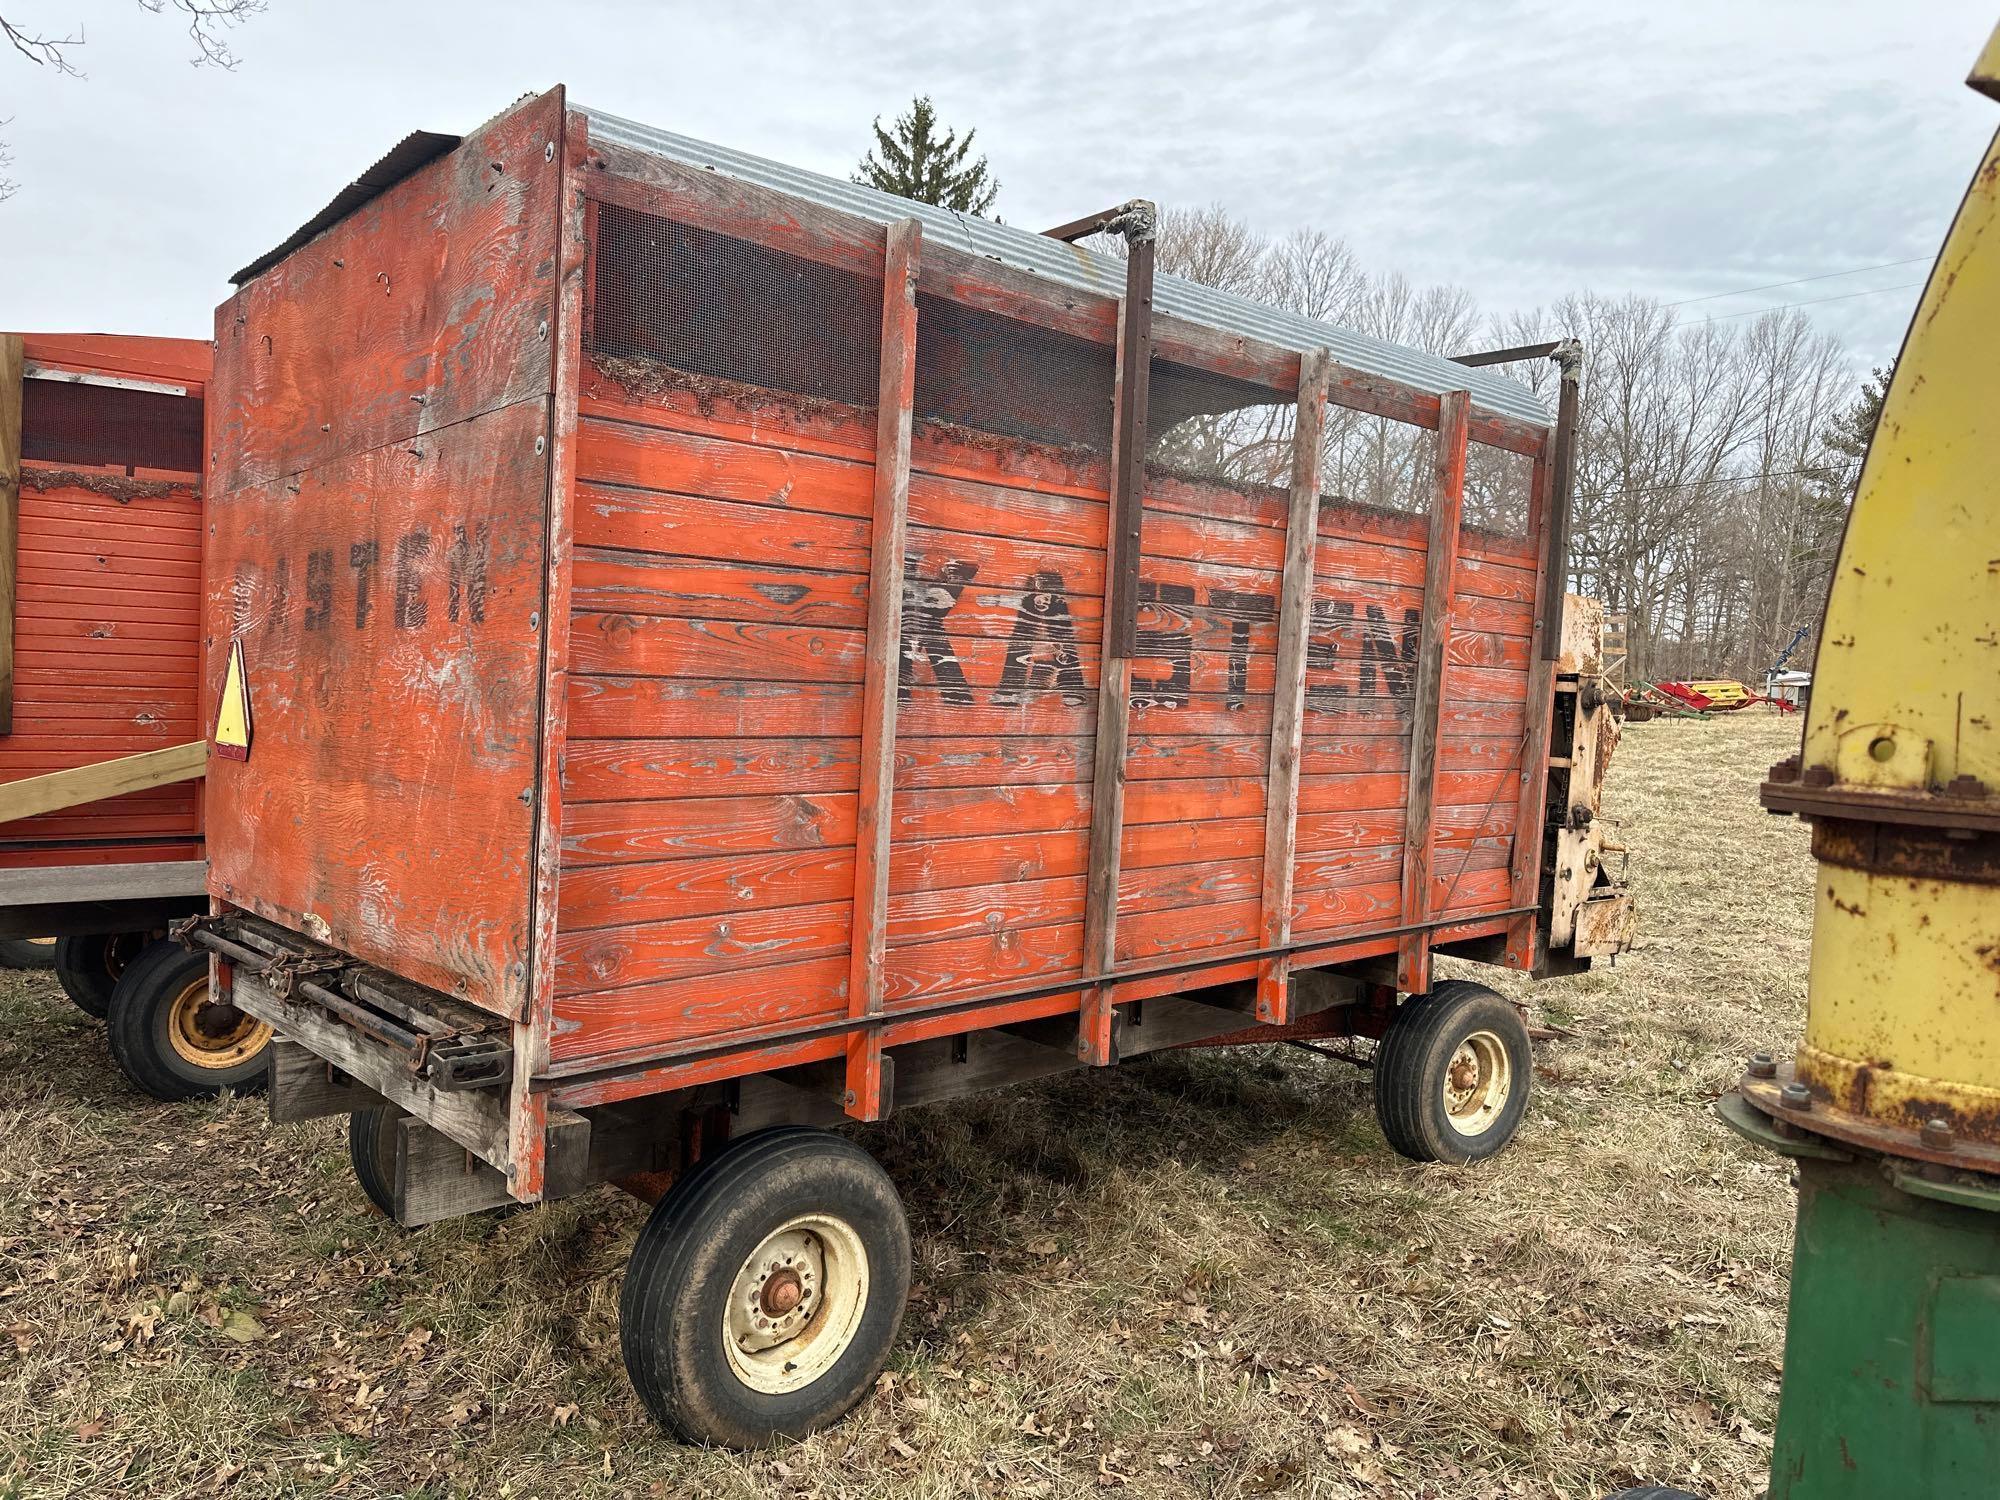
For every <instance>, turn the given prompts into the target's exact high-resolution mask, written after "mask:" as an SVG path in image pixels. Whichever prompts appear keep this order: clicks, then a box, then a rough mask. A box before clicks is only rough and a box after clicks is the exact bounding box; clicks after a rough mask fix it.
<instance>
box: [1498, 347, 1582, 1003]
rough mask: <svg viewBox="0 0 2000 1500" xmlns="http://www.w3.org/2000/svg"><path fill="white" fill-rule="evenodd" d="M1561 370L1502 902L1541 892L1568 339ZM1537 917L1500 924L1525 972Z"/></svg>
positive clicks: (1565, 486) (1539, 477)
mask: <svg viewBox="0 0 2000 1500" xmlns="http://www.w3.org/2000/svg"><path fill="white" fill-rule="evenodd" d="M1549 357H1550V358H1551V359H1552V360H1554V361H1555V362H1556V364H1557V366H1558V367H1559V368H1560V369H1561V371H1562V386H1561V391H1560V394H1559V395H1558V397H1557V401H1556V425H1555V426H1554V427H1553V428H1552V429H1550V431H1549V434H1548V437H1547V439H1546V440H1545V441H1544V442H1543V444H1542V451H1541V453H1540V454H1539V455H1538V456H1537V457H1536V459H1535V481H1534V493H1535V501H1536V513H1535V520H1536V528H1535V534H1536V542H1537V543H1538V546H1539V556H1540V558H1541V566H1540V568H1539V570H1538V574H1539V576H1538V577H1537V578H1536V580H1535V627H1534V628H1535V636H1534V642H1533V650H1532V654H1531V656H1530V658H1529V663H1528V701H1527V705H1526V712H1527V716H1528V721H1527V724H1526V726H1525V727H1524V729H1523V730H1522V734H1521V796H1520V801H1519V802H1518V804H1517V805H1516V807H1515V812H1514V851H1513V854H1512V856H1511V858H1510V860H1509V862H1508V863H1509V892H1508V894H1509V897H1510V901H1509V904H1510V905H1513V906H1533V905H1535V904H1536V903H1537V902H1538V901H1539V899H1540V896H1541V884H1542V834H1543V826H1544V824H1545V822H1546V820H1547V812H1548V779H1549V735H1550V733H1551V729H1552V724H1551V721H1552V720H1553V719H1554V717H1555V693H1556V678H1555V668H1556V659H1557V658H1558V657H1559V656H1561V655H1562V617H1563V599H1564V597H1565V595H1566V594H1567V593H1568V589H1569V517H1570V506H1571V501H1572V496H1573V494H1574V491H1575V484H1576V422H1577V413H1578V406H1579V398H1580V396H1581V391H1580V389H1579V386H1578V378H1579V375H1580V373H1581V369H1582V361H1583V354H1582V350H1581V349H1580V348H1579V347H1578V346H1577V345H1576V344H1574V343H1564V344H1560V345H1558V346H1557V347H1556V349H1555V350H1554V352H1552V353H1551V354H1550V356H1549ZM1541 932H1542V918H1541V917H1540V915H1530V916H1525V917H1514V918H1512V919H1510V920H1509V922H1508V923H1507V950H1506V953H1505V955H1504V957H1503V962H1505V963H1506V965H1507V966H1508V967H1509V968H1514V969H1533V968H1534V967H1536V965H1537V964H1538V963H1539V962H1540V960H1541V956H1542V955H1541V952H1540V942H1539V938H1540V934H1541Z"/></svg>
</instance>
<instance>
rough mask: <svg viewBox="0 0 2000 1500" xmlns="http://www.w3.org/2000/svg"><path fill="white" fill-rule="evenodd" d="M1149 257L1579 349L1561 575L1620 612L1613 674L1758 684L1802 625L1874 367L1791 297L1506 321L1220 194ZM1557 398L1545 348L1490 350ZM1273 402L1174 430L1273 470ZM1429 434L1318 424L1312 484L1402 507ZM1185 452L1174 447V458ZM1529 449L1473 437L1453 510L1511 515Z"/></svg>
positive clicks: (1317, 313)
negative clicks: (1485, 443)
mask: <svg viewBox="0 0 2000 1500" xmlns="http://www.w3.org/2000/svg"><path fill="white" fill-rule="evenodd" d="M1159 265H1160V268H1161V269H1162V270H1164V271H1170V272H1172V273H1174V274H1176V275H1180V276H1185V277H1188V278H1190V279H1192V280H1196V281H1200V282H1203V283H1205V284H1207V285H1210V286H1213V287H1216V288H1218V289H1220V290H1223V291H1231V292H1238V293H1241V294H1242V295H1244V296H1248V297H1253V298H1255V299H1257V300H1258V301H1261V302H1265V303H1268V304H1271V305H1274V306H1277V307H1281V308H1285V309H1287V310H1289V311H1293V312H1298V313H1301V314H1304V315H1306V316H1308V317H1314V318H1323V319H1327V320H1329V321H1331V322H1335V323H1339V324H1342V325H1344V326H1346V327H1348V328H1351V329H1354V330H1355V331H1357V332H1360V333H1366V334H1371V335H1373V336H1375V337H1378V338H1382V339H1387V340H1392V341H1394V342H1397V343H1401V344H1406V345H1413V346H1415V347H1417V348H1421V349H1425V350H1429V351H1431V352H1433V353H1437V354H1446V355H1449V354H1461V353H1467V352H1471V351H1473V350H1478V349H1485V348H1503V347H1512V346H1517V345H1522V344H1533V343H1540V342H1544V341H1546V340H1549V339H1551V338H1558V337H1574V338H1577V339H1580V340H1581V341H1582V343H1583V348H1584V368H1583V402H1582V410H1581V420H1580V426H1579V431H1578V434H1577V461H1576V489H1575V508H1574V518H1573V524H1572V544H1571V549H1570V577H1569V587H1570V588H1571V589H1572V590H1573V591H1574V592H1577V593H1584V594H1591V595H1594V596H1596V597H1598V598H1600V599H1602V600H1603V601H1604V603H1605V607H1606V608H1607V609H1608V610H1612V611H1617V612H1622V613H1623V614H1624V616H1625V622H1626V634H1627V639H1628V642H1629V652H1630V658H1629V667H1628V677H1629V678H1649V679H1650V678H1679V677H1701V676H1733V677H1742V678H1745V679H1746V680H1749V681H1752V682H1755V681H1757V680H1758V679H1759V678H1760V677H1761V675H1762V673H1763V671H1764V669H1765V668H1767V667H1768V666H1770V665H1771V664H1772V663H1773V662H1774V661H1775V660H1776V659H1777V658H1778V656H1779V654H1780V653H1781V652H1783V651H1784V650H1785V648H1786V647H1787V646H1788V645H1790V644H1791V643H1792V641H1793V639H1794V637H1795V636H1796V635H1797V633H1798V631H1799V629H1800V628H1801V627H1805V628H1806V639H1805V640H1804V641H1801V642H1800V643H1799V646H1798V648H1797V650H1796V651H1795V652H1794V654H1793V656H1792V660H1791V664H1792V665H1794V666H1809V665H1810V658H1811V652H1812V636H1813V635H1814V634H1815V633H1816V628H1817V625H1818V620H1819V612H1820V608H1821V605H1822V603H1823V600H1824V596H1825V593H1826V589H1827V584H1828V581H1829V576H1830V571H1831V568H1832V565H1833V559H1834V553H1835V551H1836V549H1837V548H1838V546H1839V541H1840V533H1841V528H1842V526H1843V525H1844V523H1845V520H1846V515H1847V507H1848V505H1849V503H1850V502H1851V500H1852V498H1853V493H1854V486H1855V481H1856V479H1857V478H1858V475H1859V471H1860V460H1861V456H1862V454H1863V453H1864V452H1865V451H1866V447H1867V442H1868V438H1869V436H1870V435H1871V434H1872V432H1873V430H1874V425H1875V419H1876V417H1877V415H1878V414H1879V412H1880V409H1881V398H1882V389H1883V387H1884V385H1885V384H1886V381H1887V376H1886V372H1884V371H1881V370H1877V371H1875V372H1874V373H1873V375H1872V376H1871V377H1870V378H1869V379H1868V380H1866V381H1864V382H1861V384H1860V386H1859V388H1858V389H1857V387H1856V382H1855V380H1854V378H1853V374H1852V361H1851V359H1850V356H1849V354H1848V351H1847V350H1846V349H1845V347H1844V346H1843V345H1842V344H1841V343H1840V342H1839V341H1838V340H1837V339H1835V338H1833V337H1832V336H1830V335H1827V334H1824V333H1819V332H1817V331H1815V329H1814V328H1813V326H1812V324H1811V323H1810V322H1809V321H1808V320H1807V318H1806V317H1805V316H1804V314H1802V313H1800V312H1797V311H1787V310H1775V311H1772V312H1767V313H1764V314H1762V315H1761V316H1759V317H1756V318H1754V319H1749V320H1746V321H1742V322H1737V321H1735V320H1728V321H1707V320H1699V319H1688V320H1682V319H1681V318H1679V317H1677V316H1676V313H1675V310H1674V309H1673V308H1671V307H1668V306H1666V305H1665V304H1663V303H1661V302H1659V301H1657V300H1655V299H1652V298H1647V297H1639V296H1623V297H1610V296H1603V295H1600V294H1596V293H1590V292H1584V293H1579V294H1576V295H1573V296H1570V297H1565V298H1563V299H1562V300H1561V301H1559V302H1557V303H1555V304H1553V305H1552V306H1551V307H1548V308H1546V309H1536V310H1534V311H1531V312H1526V313H1518V314H1515V315H1513V316H1511V317H1505V318H1500V317H1491V316H1485V315H1482V313H1481V311H1480V309H1479V308H1478V307H1477V305H1476V304H1475V303H1474V301H1473V299H1472V297H1471V295H1470V294H1469V293H1468V292H1466V291H1465V290H1464V289H1463V288H1459V287H1451V286H1429V287H1417V286H1413V285H1412V284H1411V283H1410V282H1409V281H1408V280H1407V279H1406V278H1405V277H1403V276H1402V275H1400V274H1393V273H1392V274H1389V275H1386V276H1385V275H1379V274H1375V273H1371V272H1369V271H1367V270H1366V269H1364V268H1363V267H1362V266H1361V265H1360V264H1359V263H1358V262H1357V260H1356V258H1355V256H1354V255H1353V253H1352V251H1351V250H1350V249H1349V247H1348V246H1347V245H1346V244H1345V243H1344V242H1343V241H1341V240H1340V239H1338V238H1336V237H1334V236H1331V235H1328V234H1326V233H1325V232H1323V231H1320V230H1316V229H1304V230H1299V231H1296V232H1294V233H1292V234H1290V235H1287V236H1285V237H1283V238H1276V239H1274V238H1268V237H1266V236H1263V235H1260V234H1257V233H1256V232H1254V231H1253V230H1251V229H1250V228H1249V227H1248V226H1246V225H1245V224H1244V223H1242V222H1241V221H1240V220H1237V219H1235V218H1233V217H1231V216H1230V215H1229V214H1227V213H1226V212H1224V211H1223V210H1221V209H1219V208H1204V209H1178V208H1169V209H1167V210H1165V211H1163V213H1162V215H1161V224H1160V249H1159ZM1497 369H1498V371H1499V373H1502V374H1504V375H1506V376H1508V377H1509V378H1512V379H1518V380H1521V381H1522V382H1523V383H1525V384H1527V385H1529V386H1530V387H1531V388H1533V389H1535V390H1537V391H1538V392H1539V393H1540V394H1542V395H1543V396H1544V397H1546V398H1547V399H1548V400H1549V401H1550V403H1551V404H1553V402H1554V398H1555V385H1556V371H1555V369H1554V367H1553V366H1551V365H1548V364H1546V363H1534V364H1519V365H1511V366H1500V367H1497ZM1288 434H1289V424H1288V419H1285V420H1283V421H1280V420H1275V419H1274V418H1273V417H1272V416H1271V415H1270V414H1269V413H1255V412H1252V413H1237V414H1235V415H1233V416H1230V417H1218V418H1213V419H1210V420H1209V422H1208V424H1207V426H1206V428H1198V429H1197V430H1192V431H1190V430H1187V429H1185V428H1184V429H1180V430H1177V434H1176V435H1177V437H1179V438H1180V439H1182V440H1183V441H1184V442H1186V443H1188V444H1189V445H1191V446H1192V447H1194V448H1201V447H1203V446H1204V445H1205V446H1206V449H1207V452H1206V455H1205V456H1201V455H1195V456H1194V462H1195V464H1196V465H1197V466H1199V467H1206V468H1209V469H1211V470H1212V471H1213V472H1217V473H1219V474H1228V475H1233V476H1235V477H1240V478H1244V479H1259V480H1264V481H1270V482H1275V481H1278V480H1279V479H1280V478H1281V477H1282V474H1283V472H1284V470H1285V468H1286V466H1287V465H1288V453H1289V436H1288ZM1430 442H1431V437H1430V434H1428V433H1422V432H1417V431H1414V430H1413V429H1411V428H1409V427H1407V426H1405V425H1403V424H1401V423H1395V422H1390V421H1387V420H1384V419H1381V418H1374V417H1368V416H1364V415H1361V414H1358V413H1353V412H1339V413H1336V414H1335V415H1334V419H1333V420H1332V421H1330V422H1329V430H1328V435H1327V449H1326V452H1325V454H1324V456H1323V460H1322V464H1323V470H1324V473H1325V474H1326V476H1327V477H1326V480H1325V484H1326V488H1327V490H1328V491H1329V493H1337V494H1340V495H1342V496H1343V497H1345V498H1348V499H1352V500H1357V501H1361V502H1363V503H1367V504H1375V505H1389V506H1393V507H1396V508H1402V509H1414V508H1420V507H1421V506H1422V505H1423V503H1424V496H1423V490H1422V486H1423V484H1424V480H1425V476H1426V474H1427V473H1428V468H1429V449H1430ZM1181 456H1182V457H1184V458H1185V457H1187V456H1188V455H1181ZM1526 483H1527V474H1526V465H1525V462H1524V461H1521V460H1517V459H1515V458H1514V457H1513V456H1512V455H1508V454H1502V453H1498V452H1496V451H1494V450H1490V449H1487V450H1481V449H1475V450H1474V453H1473V455H1472V461H1471V463H1470V465H1469V473H1468V487H1467V501H1466V503H1467V514H1468V517H1469V518H1470V519H1471V520H1472V521H1473V522H1474V523H1475V524H1482V525H1488V526H1497V527H1500V528H1502V529H1508V528H1518V527H1519V526H1520V525H1521V524H1523V522H1524V520H1525V505H1526Z"/></svg>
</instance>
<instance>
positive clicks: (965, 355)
mask: <svg viewBox="0 0 2000 1500" xmlns="http://www.w3.org/2000/svg"><path fill="white" fill-rule="evenodd" d="M1116 365H1117V360H1116V356H1115V354H1114V352H1113V350H1112V348H1111V346H1110V345H1108V344H1099V343H1093V342H1092V341H1090V340H1089V339H1082V338H1077V337H1076V336H1074V335H1072V334H1067V333H1059V332H1057V331H1056V330H1054V329H1050V328H1042V327H1038V326H1037V325H1035V324H1033V323H1025V322H1022V321H1021V320H1020V319H1018V318H1009V317H1005V316H1003V315H1001V314H999V313H991V312H986V311H984V310H982V309H980V308H976V307H967V306H965V305H964V304H963V303H959V302H953V301H952V300H950V299H949V298H947V297H939V296H934V295H932V294H931V293H929V292H919V293H918V294H917V391H916V401H915V407H914V410H915V415H916V418H917V420H918V421H920V422H945V423H949V424H951V425H952V426H955V427H965V428H971V429H973V430H975V431H978V432H986V433H993V434H995V435H997V436H1001V437H1014V438H1026V439H1028V440H1030V441H1032V442H1039V443H1053V444H1057V445H1060V446H1063V447H1080V448H1088V449H1091V450H1094V451H1097V452H1108V451H1109V450H1110V447H1111V397H1112V389H1113V386H1114V384H1115V381H1116V373H1117V372H1116Z"/></svg>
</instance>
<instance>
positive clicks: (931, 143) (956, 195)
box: [854, 96, 1000, 216]
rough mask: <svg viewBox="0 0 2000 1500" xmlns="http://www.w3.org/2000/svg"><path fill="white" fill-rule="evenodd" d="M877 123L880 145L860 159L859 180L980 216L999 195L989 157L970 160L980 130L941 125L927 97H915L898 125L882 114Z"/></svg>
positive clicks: (891, 191)
mask: <svg viewBox="0 0 2000 1500" xmlns="http://www.w3.org/2000/svg"><path fill="white" fill-rule="evenodd" d="M874 128H875V147H874V149H873V150H871V151H870V152H869V153H868V154H867V155H866V156H864V157H862V158H861V165H860V166H859V167H858V168H856V170H855V173H854V181H856V182H860V183H865V184H867V185H868V186H869V187H872V188H880V189H881V190H882V191H883V192H885V193H896V194H898V195H899V196H901V197H904V198H914V199H916V201H917V202H919V203H935V204H936V205H937V206H938V207H940V208H949V209H955V210H957V211H958V212H959V213H962V214H977V215H981V216H983V215H984V214H985V213H986V211H987V210H988V209H989V208H991V207H992V206H993V200H994V199H995V198H996V197H998V196H999V194H1000V184H999V183H998V182H997V181H996V180H995V179H994V178H993V176H992V174H991V173H990V172H988V171H987V169H986V158H985V157H983V156H981V157H979V158H977V159H976V160H971V159H969V158H971V156H972V141H973V137H975V136H976V135H978V133H979V132H978V131H976V130H968V131H966V133H965V138H964V139H963V140H961V139H959V137H958V134H957V132H955V131H950V130H941V129H940V128H939V126H938V118H937V110H936V109H935V108H934V107H933V106H932V104H931V101H930V99H929V98H928V96H926V97H922V98H918V99H913V100H912V101H911V102H910V108H909V112H908V113H907V114H901V115H898V116H896V125H895V129H894V130H884V129H883V128H882V117H881V116H880V115H877V116H876V117H875V127H874Z"/></svg>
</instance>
